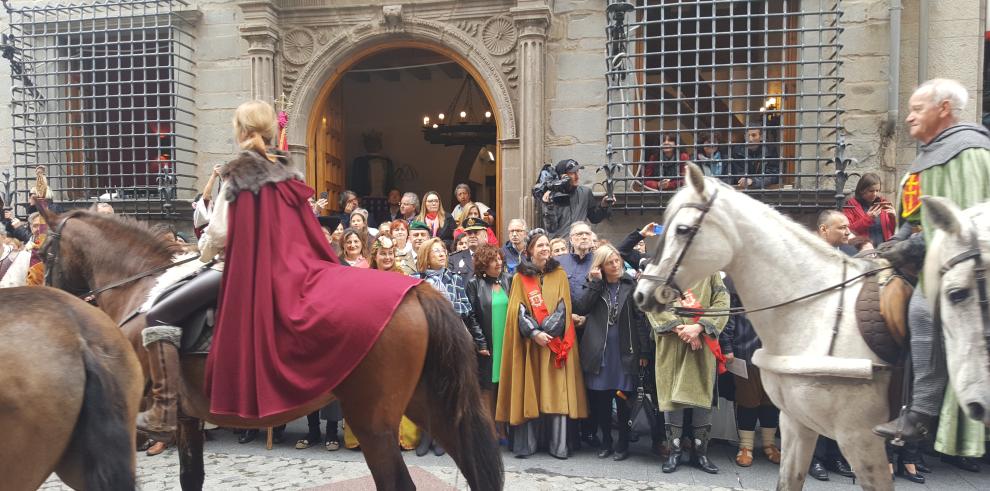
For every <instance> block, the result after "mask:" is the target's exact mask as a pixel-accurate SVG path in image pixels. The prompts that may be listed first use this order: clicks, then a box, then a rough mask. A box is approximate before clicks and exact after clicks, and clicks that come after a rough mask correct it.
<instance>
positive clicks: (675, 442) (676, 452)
mask: <svg viewBox="0 0 990 491" xmlns="http://www.w3.org/2000/svg"><path fill="white" fill-rule="evenodd" d="M665 426H666V428H665V429H666V433H667V448H668V449H670V455H669V456H668V457H667V461H666V462H664V463H663V467H661V468H660V470H662V471H663V472H665V473H668V474H669V473H671V472H674V471H676V470H677V466H678V465H680V463H681V435H682V434H683V433H684V428H683V427H680V426H675V425H671V424H668V425H665Z"/></svg>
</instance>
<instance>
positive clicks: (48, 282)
mask: <svg viewBox="0 0 990 491" xmlns="http://www.w3.org/2000/svg"><path fill="white" fill-rule="evenodd" d="M77 215H78V213H76V212H73V213H70V214H68V215H66V216H65V217H64V218H63V219H62V221H60V222H59V224H58V225H57V226H56V227H55V231H54V232H49V233H48V238H47V239H46V241H45V242H46V243H45V246H44V247H45V286H50V287H55V285H54V284H53V283H54V280H53V279H52V277H53V274H52V272H53V271H54V270H55V268H56V267H57V266H58V265H59V262H58V252H59V244H60V242H61V239H62V229H63V228H65V224H66V223H69V220H70V219H72V218H75V217H76V216H77ZM196 259H199V257H198V256H196V255H193V256H190V257H188V258H186V259H183V260H181V261H178V262H175V263H172V262H170V263H168V264H163V265H161V266H158V267H155V268H152V269H149V270H147V271H142V272H140V273H138V274H135V275H131V276H128V277H126V278H124V279H121V280H117V281H114V282H112V283H110V284H109V285H105V286H102V287H100V288H94V289H92V290H89V291H87V292H85V293H78V292H76V291H70V292H69V293H71V294H73V295H75V296H77V297H79V298H81V299H83V300H86V301H87V302H89V303H92V304H95V303H96V296H97V295H99V294H101V293H103V292H105V291H108V290H112V289H114V288H117V287H120V286H124V285H126V284H128V283H133V282H135V281H137V280H140V279H141V278H147V277H149V276H152V275H155V274H158V273H161V272H162V271H165V270H167V269H171V268H174V267H176V266H179V265H182V264H186V263H188V262H192V261H193V260H196ZM67 291H68V290H67Z"/></svg>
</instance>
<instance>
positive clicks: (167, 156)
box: [4, 0, 196, 216]
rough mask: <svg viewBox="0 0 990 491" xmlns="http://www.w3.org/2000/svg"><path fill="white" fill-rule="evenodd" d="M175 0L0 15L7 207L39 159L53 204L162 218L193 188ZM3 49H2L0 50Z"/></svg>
mask: <svg viewBox="0 0 990 491" xmlns="http://www.w3.org/2000/svg"><path fill="white" fill-rule="evenodd" d="M183 5H184V3H183V2H181V1H179V0H102V1H96V2H91V3H90V4H89V5H74V4H69V5H64V6H34V7H25V8H23V9H15V10H12V11H10V16H11V22H10V26H9V31H8V34H7V35H6V36H5V40H4V44H5V45H8V46H9V47H10V48H11V49H10V50H8V53H9V55H10V56H8V58H10V62H11V67H12V70H11V72H12V78H13V83H12V87H13V90H12V92H13V97H12V99H13V100H12V105H11V106H12V107H11V112H12V116H13V142H12V143H13V164H14V188H15V190H16V191H15V199H16V201H17V203H19V204H21V205H23V204H25V203H26V202H27V199H28V194H29V190H30V189H31V187H32V186H34V182H35V169H36V168H37V167H39V166H41V167H43V168H44V169H45V171H46V173H47V175H48V181H49V186H50V188H51V189H52V192H53V196H52V199H53V200H54V201H55V202H56V203H61V204H63V205H64V206H68V207H72V206H88V205H89V204H91V203H92V202H94V201H97V200H108V201H111V202H112V203H113V204H114V207H115V208H116V209H118V211H121V212H123V213H127V214H132V215H144V216H167V215H170V214H172V213H174V212H175V211H176V206H177V205H178V202H179V201H178V200H180V199H181V200H190V199H191V198H192V197H193V196H192V195H193V193H194V192H195V191H194V189H193V185H194V184H195V179H196V176H195V163H194V153H193V149H194V144H195V140H194V138H193V134H194V126H193V125H192V121H193V112H192V110H193V98H192V97H193V74H192V71H191V67H192V46H191V39H192V37H191V35H190V34H189V33H188V32H187V31H186V26H187V24H186V23H185V22H184V20H183V18H182V16H181V15H180V14H179V12H177V11H176V10H174V8H175V7H177V6H183ZM5 56H6V54H5Z"/></svg>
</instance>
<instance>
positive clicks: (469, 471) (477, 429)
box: [417, 286, 505, 490]
mask: <svg viewBox="0 0 990 491" xmlns="http://www.w3.org/2000/svg"><path fill="white" fill-rule="evenodd" d="M417 293H418V294H419V295H418V296H419V303H420V306H421V307H422V308H423V312H424V313H425V314H426V322H427V325H428V326H429V341H428V344H427V346H426V361H425V363H424V365H423V380H424V382H425V383H426V384H427V388H428V389H429V394H431V395H432V396H434V397H435V399H434V401H433V402H434V403H433V404H431V405H430V406H431V409H430V411H431V412H432V415H431V418H430V419H431V420H433V421H449V422H452V423H453V425H452V426H453V429H454V430H453V431H454V433H452V438H456V439H457V442H456V443H457V447H458V451H459V453H460V459H459V460H460V462H458V467H459V468H460V469H461V472H462V473H464V477H465V478H466V479H467V481H468V484H469V485H470V486H471V489H474V490H487V489H502V486H503V484H504V479H505V476H504V468H503V465H502V454H501V452H499V448H498V442H497V441H496V440H495V430H494V428H493V427H492V424H491V418H490V417H489V416H488V414H487V413H486V411H485V405H484V404H482V401H481V390H480V388H479V386H478V370H477V368H476V367H477V364H478V361H477V354H476V353H475V348H474V342H473V341H472V340H471V336H470V335H469V334H468V332H467V329H465V328H464V322H463V321H461V319H460V317H458V316H457V314H456V313H455V312H454V310H453V309H452V308H451V306H450V302H449V301H448V300H447V299H446V298H444V297H442V296H441V295H440V294H439V293H437V292H436V291H434V290H433V289H432V288H430V287H428V286H427V287H426V288H420V289H419V291H418V292H417ZM452 457H453V455H452Z"/></svg>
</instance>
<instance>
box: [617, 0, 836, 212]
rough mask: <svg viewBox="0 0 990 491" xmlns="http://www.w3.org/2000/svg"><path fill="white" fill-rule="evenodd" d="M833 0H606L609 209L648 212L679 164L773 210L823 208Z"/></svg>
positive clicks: (677, 175) (830, 192)
mask: <svg viewBox="0 0 990 491" xmlns="http://www.w3.org/2000/svg"><path fill="white" fill-rule="evenodd" d="M841 16H842V12H841V11H840V10H839V2H838V0H769V1H749V0H733V1H729V0H717V1H713V0H693V1H674V0H639V1H635V2H621V1H610V2H609V5H608V7H607V18H608V26H607V28H606V33H607V36H608V41H607V60H606V78H607V82H608V100H607V111H608V116H607V117H608V128H607V139H608V157H609V162H610V163H613V164H618V166H617V167H616V169H617V170H616V171H615V172H614V175H613V178H614V191H615V197H616V199H617V203H616V208H618V209H625V210H640V211H643V210H659V209H662V208H664V206H665V205H666V202H667V200H668V199H669V198H670V196H671V195H672V194H673V192H674V191H676V189H677V188H678V187H679V186H681V185H682V184H683V179H682V175H683V169H682V167H683V161H685V160H691V161H694V162H695V163H697V164H699V165H700V166H701V167H702V168H703V169H704V170H705V172H706V174H709V175H713V176H716V177H717V178H718V179H720V180H722V181H724V182H725V183H727V184H730V185H732V186H735V187H737V188H739V189H745V192H747V193H750V194H751V195H753V196H754V197H756V198H757V199H760V200H761V201H763V202H765V203H767V204H770V205H771V206H775V207H778V208H792V209H800V208H819V207H822V206H830V205H834V201H835V194H836V191H835V179H834V178H833V176H832V172H833V171H830V170H828V166H829V165H832V164H833V163H834V160H835V156H834V152H835V150H836V147H837V145H838V144H839V141H840V139H841V136H842V135H841V124H840V120H839V119H840V116H841V114H842V110H841V109H840V107H839V99H841V97H842V94H841V93H840V92H839V85H840V83H841V81H842V78H841V76H840V74H839V69H840V67H841V64H842V63H841V61H840V60H839V49H840V48H841V46H840V45H839V44H838V38H839V34H840V33H841V32H842V28H841V27H840V26H839V19H840V17H841Z"/></svg>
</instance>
